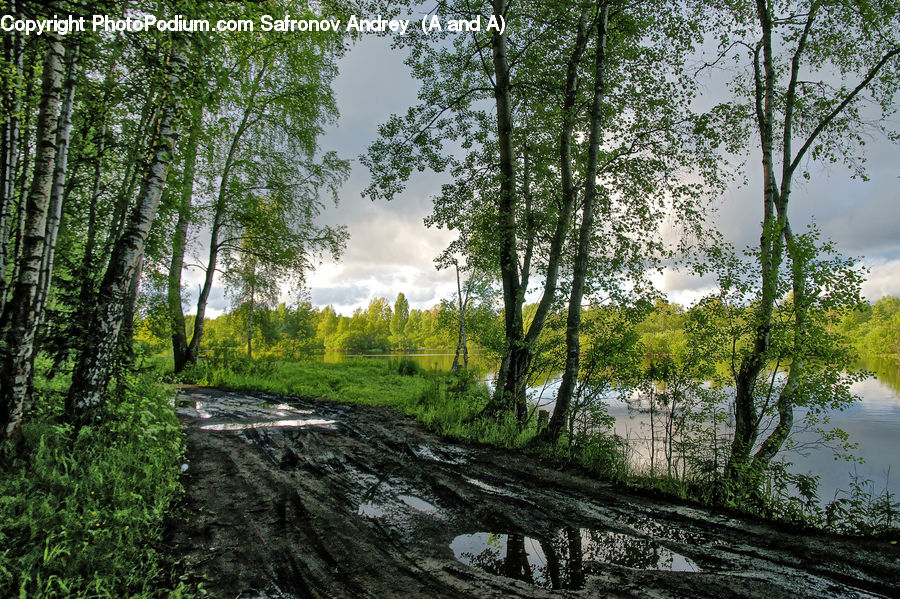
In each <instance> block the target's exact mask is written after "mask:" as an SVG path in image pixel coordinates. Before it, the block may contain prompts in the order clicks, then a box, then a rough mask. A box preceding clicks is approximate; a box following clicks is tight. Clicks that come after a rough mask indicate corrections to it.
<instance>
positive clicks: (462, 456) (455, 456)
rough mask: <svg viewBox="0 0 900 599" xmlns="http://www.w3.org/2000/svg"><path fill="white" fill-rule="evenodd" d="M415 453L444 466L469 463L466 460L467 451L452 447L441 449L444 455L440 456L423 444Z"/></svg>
mask: <svg viewBox="0 0 900 599" xmlns="http://www.w3.org/2000/svg"><path fill="white" fill-rule="evenodd" d="M414 453H415V454H416V455H417V456H418V457H420V458H422V459H425V460H430V461H432V462H441V463H444V464H454V465H460V464H465V463H466V462H467V461H468V460H467V459H466V456H467V453H466V451H465V450H462V449H459V448H456V447H451V446H447V447H443V448H441V454H442V455H438V454H436V453H435V452H434V451H433V450H432V448H431V447H429V446H427V445H425V444H421V445H419V446H418V447H417V448H416V449H415V451H414Z"/></svg>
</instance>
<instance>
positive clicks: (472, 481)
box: [463, 476, 509, 495]
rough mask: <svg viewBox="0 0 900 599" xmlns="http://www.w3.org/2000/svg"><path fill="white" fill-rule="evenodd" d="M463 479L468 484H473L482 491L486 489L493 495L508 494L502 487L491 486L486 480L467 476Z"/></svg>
mask: <svg viewBox="0 0 900 599" xmlns="http://www.w3.org/2000/svg"><path fill="white" fill-rule="evenodd" d="M463 479H464V480H465V481H466V482H467V483H469V484H470V485H474V486H476V487H478V488H479V489H481V490H482V491H487V492H488V493H491V494H493V495H509V493H507V492H506V491H504V490H503V489H498V488H497V487H494V486H491V485H489V484H487V483H486V482H483V481H480V480H478V479H477V478H469V477H468V476H464V477H463Z"/></svg>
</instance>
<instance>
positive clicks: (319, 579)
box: [167, 387, 900, 599]
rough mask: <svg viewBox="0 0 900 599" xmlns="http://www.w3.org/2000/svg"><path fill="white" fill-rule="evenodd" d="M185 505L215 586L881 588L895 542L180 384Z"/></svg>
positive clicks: (193, 569)
mask: <svg viewBox="0 0 900 599" xmlns="http://www.w3.org/2000/svg"><path fill="white" fill-rule="evenodd" d="M177 402H178V410H179V414H180V417H181V420H182V422H183V424H184V427H185V430H186V434H187V443H188V449H187V471H186V474H185V477H184V484H185V490H186V496H185V501H184V505H183V514H182V517H180V518H179V519H178V520H177V521H176V522H174V523H173V525H172V527H171V530H169V532H168V533H167V536H168V539H167V540H168V543H169V547H170V549H171V551H172V552H173V554H174V557H175V558H176V559H177V560H179V561H180V567H181V568H183V570H184V571H185V572H186V576H187V577H188V578H189V579H190V580H192V581H194V582H201V583H202V587H203V588H204V589H206V590H207V591H208V592H209V594H210V595H211V596H213V597H229V598H231V597H354V598H356V597H372V598H381V597H448V598H449V597H454V598H456V597H478V598H483V597H711V598H712V597H715V598H720V597H760V598H762V597H764V598H766V599H776V598H779V597H785V598H786V597H811V598H812V597H816V598H818V597H835V598H837V597H841V598H843V597H872V596H875V597H894V596H897V593H898V587H897V584H898V581H900V547H898V546H897V545H896V544H892V543H891V542H889V541H887V540H878V539H848V538H839V537H834V536H829V535H824V534H819V533H813V534H810V533H806V532H800V531H792V530H784V527H779V526H777V525H770V524H766V523H760V522H757V521H752V520H746V519H741V518H735V517H732V516H728V515H724V514H717V513H715V512H712V511H709V510H704V509H699V508H694V507H687V506H684V505H673V504H672V503H668V502H665V501H661V500H655V499H651V498H647V497H643V496H640V495H636V494H633V493H629V492H627V491H624V490H623V489H621V488H618V487H615V486H612V485H608V484H605V483H601V482H597V481H594V480H591V479H589V478H585V477H581V476H578V475H575V474H572V473H563V472H558V471H555V470H552V469H549V468H545V467H542V466H540V465H537V464H535V463H533V462H532V461H530V460H529V459H528V457H527V456H523V455H521V454H517V453H515V452H507V451H502V450H497V449H491V448H484V447H477V448H473V447H467V446H461V445H456V444H453V443H449V442H447V441H444V440H442V439H440V438H439V437H437V436H435V435H433V434H431V433H429V432H428V431H426V430H425V429H424V427H422V426H421V425H420V424H418V423H417V422H414V421H412V420H410V419H409V418H406V417H404V416H402V415H399V414H397V413H395V412H393V411H391V410H388V409H383V408H370V407H364V406H352V405H344V404H337V403H333V402H327V401H321V400H313V399H308V398H286V397H282V396H274V395H268V394H261V393H260V394H247V393H236V392H226V391H220V390H215V389H208V388H199V387H185V388H184V389H182V391H181V392H180V393H179V395H178V397H177Z"/></svg>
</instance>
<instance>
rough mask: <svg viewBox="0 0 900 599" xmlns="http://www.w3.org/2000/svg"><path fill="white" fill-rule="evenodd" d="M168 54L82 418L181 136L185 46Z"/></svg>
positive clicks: (105, 297) (95, 340)
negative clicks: (146, 155)
mask: <svg viewBox="0 0 900 599" xmlns="http://www.w3.org/2000/svg"><path fill="white" fill-rule="evenodd" d="M182 43H184V44H186V43H187V42H186V41H185V42H182ZM166 58H167V60H166V64H165V68H166V69H167V71H168V73H167V85H166V86H165V88H164V91H163V93H162V95H161V99H160V103H161V105H160V108H159V112H158V117H157V118H156V119H155V120H154V121H153V124H152V127H153V128H152V131H151V139H152V144H151V151H150V155H149V159H148V162H147V170H146V173H145V175H144V178H143V180H142V182H141V188H140V192H139V194H138V201H137V204H136V205H135V207H134V210H133V211H132V213H131V215H130V217H129V219H128V223H127V225H126V227H125V230H124V231H123V233H122V235H121V237H120V238H119V239H118V240H117V241H116V243H115V245H114V247H113V250H112V254H111V256H110V259H109V264H108V266H107V268H106V274H105V275H104V277H103V281H102V283H101V285H100V290H99V293H98V300H97V307H96V310H95V312H94V316H93V319H92V325H91V327H90V329H89V332H88V338H87V340H86V343H85V345H84V346H83V350H82V351H81V354H80V355H79V356H78V360H77V363H76V366H75V370H74V372H73V374H72V385H71V388H70V389H69V393H68V396H67V401H66V408H67V411H68V412H69V413H70V414H72V415H73V416H74V417H75V418H76V419H77V420H78V421H80V422H87V421H90V420H91V419H93V418H96V417H97V416H98V414H99V412H98V410H99V408H100V407H101V406H102V404H103V399H104V395H105V393H106V387H107V385H108V384H109V380H110V374H111V367H112V361H113V357H114V354H115V351H116V347H117V344H118V339H119V331H120V330H121V327H122V323H123V320H124V316H125V314H124V311H125V307H126V305H127V304H128V301H127V300H128V292H129V286H130V284H131V282H132V280H133V279H134V277H135V272H136V270H137V269H139V268H140V263H141V260H142V258H143V254H144V242H145V241H146V239H147V234H148V232H149V230H150V226H151V224H152V222H153V220H154V217H155V216H156V209H157V207H158V206H159V202H160V198H161V196H162V191H163V187H164V186H165V183H166V176H167V173H168V168H169V164H170V163H171V161H172V153H173V152H174V149H175V148H174V146H175V142H176V140H177V138H178V133H177V129H176V124H175V121H176V119H177V117H178V114H179V97H178V94H179V93H180V92H181V91H182V89H181V85H182V81H183V78H184V70H185V61H184V49H183V48H179V47H177V46H176V49H174V50H172V51H171V52H170V54H169V55H168V56H167V57H166Z"/></svg>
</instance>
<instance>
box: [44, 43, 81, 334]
mask: <svg viewBox="0 0 900 599" xmlns="http://www.w3.org/2000/svg"><path fill="white" fill-rule="evenodd" d="M79 49H80V44H79V43H78V42H74V43H73V44H71V45H69V46H67V47H66V54H65V73H66V76H65V83H64V84H63V92H62V94H63V97H62V105H61V106H60V110H59V126H58V128H57V133H56V162H55V165H54V170H53V186H52V188H51V193H50V208H49V211H48V215H47V226H46V229H45V230H46V233H45V234H44V240H45V241H44V255H43V260H42V264H41V272H40V277H39V282H38V298H37V320H36V321H35V323H34V328H35V331H34V334H35V336H36V335H37V329H38V327H39V326H40V323H41V320H42V319H43V315H44V308H45V307H46V305H47V296H48V295H49V293H50V282H51V281H52V279H53V257H54V253H55V251H56V239H57V236H58V235H59V223H60V221H61V220H62V211H63V200H64V192H65V188H66V174H67V168H68V162H69V137H70V135H71V133H72V109H73V105H74V103H75V76H76V74H77V69H76V65H77V61H78V54H79Z"/></svg>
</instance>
